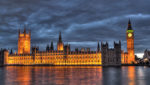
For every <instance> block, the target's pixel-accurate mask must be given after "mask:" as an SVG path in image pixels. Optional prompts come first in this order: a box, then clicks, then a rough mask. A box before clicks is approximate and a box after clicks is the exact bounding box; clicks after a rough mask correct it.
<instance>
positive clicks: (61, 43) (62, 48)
mask: <svg viewBox="0 0 150 85" xmlns="http://www.w3.org/2000/svg"><path fill="white" fill-rule="evenodd" d="M63 50H64V44H63V42H62V39H61V32H60V33H59V40H58V42H57V51H63Z"/></svg>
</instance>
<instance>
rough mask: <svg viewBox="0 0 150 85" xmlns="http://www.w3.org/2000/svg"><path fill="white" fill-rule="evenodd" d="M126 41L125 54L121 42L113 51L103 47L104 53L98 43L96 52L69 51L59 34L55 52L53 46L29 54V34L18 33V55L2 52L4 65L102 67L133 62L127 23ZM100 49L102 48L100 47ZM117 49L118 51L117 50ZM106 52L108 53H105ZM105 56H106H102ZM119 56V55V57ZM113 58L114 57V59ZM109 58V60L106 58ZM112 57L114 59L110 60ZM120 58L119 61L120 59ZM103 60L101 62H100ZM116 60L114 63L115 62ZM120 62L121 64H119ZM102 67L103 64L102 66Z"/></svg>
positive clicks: (130, 36)
mask: <svg viewBox="0 0 150 85" xmlns="http://www.w3.org/2000/svg"><path fill="white" fill-rule="evenodd" d="M126 39H127V52H124V51H122V50H121V42H119V44H116V43H114V47H115V49H108V48H106V47H107V45H106V47H105V46H104V48H105V49H103V50H106V51H102V49H101V50H100V46H99V43H98V46H97V51H90V48H88V49H87V50H85V49H84V48H83V49H81V50H80V51H79V50H78V49H77V50H75V51H71V50H70V45H67V46H66V45H65V46H64V44H63V41H62V38H61V33H60V34H59V40H58V42H57V50H53V44H52V45H51V49H49V47H47V50H46V51H39V50H38V49H37V48H35V49H34V51H33V50H32V53H30V48H31V47H30V40H31V33H30V32H29V33H26V30H24V33H21V32H20V31H19V37H18V54H17V53H15V54H9V52H8V51H5V52H4V64H5V65H102V61H106V62H104V63H106V64H108V63H109V62H111V63H110V64H112V63H115V64H116V61H119V63H117V64H118V65H121V64H132V63H133V62H135V57H134V31H133V30H132V28H131V23H130V21H129V24H128V29H127V31H126ZM101 47H102V46H101ZM118 49H119V50H118ZM107 52H108V53H107ZM102 54H106V56H104V55H103V56H102ZM120 54H121V55H120ZM114 56H115V57H114ZM107 57H110V58H107ZM112 57H114V58H113V59H112ZM120 57H121V59H120ZM102 58H103V60H102ZM115 59H116V61H115ZM120 61H121V62H120ZM103 65H104V64H103Z"/></svg>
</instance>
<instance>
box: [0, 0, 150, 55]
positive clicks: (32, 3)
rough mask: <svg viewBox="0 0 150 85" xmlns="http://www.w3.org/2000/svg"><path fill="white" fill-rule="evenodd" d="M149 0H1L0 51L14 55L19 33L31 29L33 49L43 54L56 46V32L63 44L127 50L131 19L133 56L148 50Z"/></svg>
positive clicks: (149, 26)
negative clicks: (100, 43) (103, 44)
mask: <svg viewBox="0 0 150 85" xmlns="http://www.w3.org/2000/svg"><path fill="white" fill-rule="evenodd" d="M149 3H150V0H0V47H1V48H12V49H14V50H16V51H17V38H18V29H19V28H20V29H21V30H22V31H23V28H24V25H27V28H28V29H31V43H32V45H35V44H36V45H39V46H40V49H41V50H45V47H46V45H47V44H50V42H51V41H54V43H55V49H56V43H57V40H58V34H59V31H61V32H62V37H63V41H64V43H69V44H71V47H72V49H74V48H76V47H79V48H81V47H90V48H91V49H92V50H96V47H97V41H103V42H105V41H108V42H109V44H110V47H113V41H116V42H118V41H119V40H121V42H122V49H123V50H126V33H125V31H126V28H127V23H128V19H129V18H130V19H131V22H132V27H133V29H134V30H135V52H136V53H143V51H144V50H145V49H146V48H147V49H149V48H150V43H149V42H150V38H149V37H150V35H149V34H150V11H149V8H150V5H149Z"/></svg>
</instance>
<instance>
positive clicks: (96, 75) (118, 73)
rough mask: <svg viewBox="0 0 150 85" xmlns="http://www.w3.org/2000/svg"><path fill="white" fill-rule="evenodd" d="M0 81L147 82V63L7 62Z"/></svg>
mask: <svg viewBox="0 0 150 85" xmlns="http://www.w3.org/2000/svg"><path fill="white" fill-rule="evenodd" d="M0 85H150V67H142V66H141V67H140V66H137V67H134V66H129V67H127V66H125V67H101V66H95V67H93V66H89V67H88V66H72V67H71V66H56V67H54V66H52V67H48V66H33V67H32V66H7V67H0Z"/></svg>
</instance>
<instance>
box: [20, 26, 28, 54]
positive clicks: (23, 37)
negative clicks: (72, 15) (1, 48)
mask: <svg viewBox="0 0 150 85" xmlns="http://www.w3.org/2000/svg"><path fill="white" fill-rule="evenodd" d="M30 40H31V33H30V32H29V33H28V34H27V33H26V29H24V33H21V32H20V30H19V36H18V54H30Z"/></svg>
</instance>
